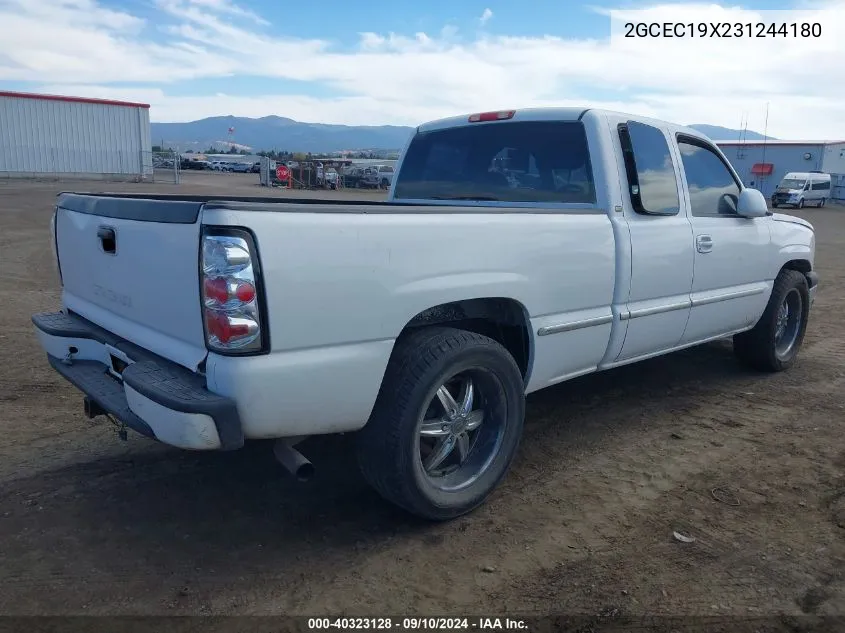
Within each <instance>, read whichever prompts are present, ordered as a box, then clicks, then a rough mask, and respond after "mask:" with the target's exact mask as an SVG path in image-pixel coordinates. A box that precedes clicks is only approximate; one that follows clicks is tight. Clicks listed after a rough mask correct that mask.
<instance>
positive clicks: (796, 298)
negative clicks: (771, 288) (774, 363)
mask: <svg viewBox="0 0 845 633" xmlns="http://www.w3.org/2000/svg"><path fill="white" fill-rule="evenodd" d="M803 307H804V306H803V303H802V299H801V294H800V293H799V292H798V290H796V289H795V288H793V289H792V290H790V291H789V292H788V293H787V294H786V296H785V297H784V298H783V301H781V304H780V306H779V307H778V311H777V316H776V317H775V354H777V356H778V357H779V358H785V357H787V356H788V355H789V353H790V352H791V351H792V347H793V346H794V345H795V341H796V340H797V339H798V333H799V332H800V331H801V318H802V311H803Z"/></svg>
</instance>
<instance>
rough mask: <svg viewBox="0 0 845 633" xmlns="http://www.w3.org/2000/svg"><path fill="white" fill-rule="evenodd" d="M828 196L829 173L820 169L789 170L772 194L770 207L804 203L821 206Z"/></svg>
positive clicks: (797, 205)
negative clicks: (808, 170) (807, 170)
mask: <svg viewBox="0 0 845 633" xmlns="http://www.w3.org/2000/svg"><path fill="white" fill-rule="evenodd" d="M829 197H830V174H825V173H824V172H820V171H810V172H790V173H788V174H786V176H784V177H783V180H781V181H780V184H778V186H777V187H776V188H775V192H774V193H773V194H772V207H773V208H775V209H776V208H777V207H778V206H779V205H782V204H784V205H789V206H792V207H797V208H799V209H801V208H803V207H804V205H807V204H809V205H812V206H814V207H823V206H824V203H825V202H826V201H827V199H828V198H829Z"/></svg>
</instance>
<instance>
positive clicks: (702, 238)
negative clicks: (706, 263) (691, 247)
mask: <svg viewBox="0 0 845 633" xmlns="http://www.w3.org/2000/svg"><path fill="white" fill-rule="evenodd" d="M695 249H696V250H697V251H698V252H699V253H709V252H710V251H712V250H713V238H712V237H710V236H709V235H699V236H698V237H696V238H695Z"/></svg>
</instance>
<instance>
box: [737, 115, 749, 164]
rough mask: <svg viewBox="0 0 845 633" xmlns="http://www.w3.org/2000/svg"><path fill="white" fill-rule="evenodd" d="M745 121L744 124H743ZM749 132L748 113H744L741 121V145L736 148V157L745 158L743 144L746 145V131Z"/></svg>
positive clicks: (738, 144)
mask: <svg viewBox="0 0 845 633" xmlns="http://www.w3.org/2000/svg"><path fill="white" fill-rule="evenodd" d="M743 121H744V123H743ZM747 130H748V112H743V113H742V116H741V117H740V119H739V139H738V140H739V143H737V146H736V157H737V158H744V157H745V154H744V153H743V151H742V146H743V143H745V136H746V131H747Z"/></svg>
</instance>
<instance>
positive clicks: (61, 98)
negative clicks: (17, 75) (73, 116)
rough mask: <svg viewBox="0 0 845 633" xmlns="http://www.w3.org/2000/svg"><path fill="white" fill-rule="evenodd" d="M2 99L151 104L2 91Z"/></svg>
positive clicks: (130, 104)
mask: <svg viewBox="0 0 845 633" xmlns="http://www.w3.org/2000/svg"><path fill="white" fill-rule="evenodd" d="M0 97H17V98H18V99H40V100H42V101H69V102H71V103H99V104H100V105H113V106H124V107H127V108H147V109H149V107H150V104H149V103H133V102H132V101H113V100H111V99H93V98H91V97H65V96H64V95H43V94H36V93H34V92H7V91H4V90H0Z"/></svg>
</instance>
